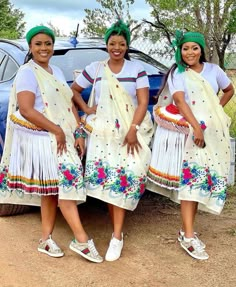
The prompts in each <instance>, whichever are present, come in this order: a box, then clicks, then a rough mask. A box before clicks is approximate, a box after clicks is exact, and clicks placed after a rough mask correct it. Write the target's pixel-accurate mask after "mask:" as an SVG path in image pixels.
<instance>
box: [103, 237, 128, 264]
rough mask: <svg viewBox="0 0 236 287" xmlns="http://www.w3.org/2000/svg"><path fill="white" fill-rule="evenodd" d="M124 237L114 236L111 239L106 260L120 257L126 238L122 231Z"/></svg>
mask: <svg viewBox="0 0 236 287" xmlns="http://www.w3.org/2000/svg"><path fill="white" fill-rule="evenodd" d="M121 236H122V239H121V240H118V239H117V238H115V237H113V234H112V239H111V241H110V244H109V247H108V249H107V253H106V256H105V259H106V261H115V260H117V259H119V258H120V255H121V251H122V249H123V245H124V240H123V233H121Z"/></svg>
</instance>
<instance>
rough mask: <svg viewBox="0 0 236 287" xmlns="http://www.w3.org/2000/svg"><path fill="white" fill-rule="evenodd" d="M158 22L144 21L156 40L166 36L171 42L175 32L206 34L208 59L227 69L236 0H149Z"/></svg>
mask: <svg viewBox="0 0 236 287" xmlns="http://www.w3.org/2000/svg"><path fill="white" fill-rule="evenodd" d="M146 2H147V3H148V4H149V5H150V6H151V7H152V12H151V15H152V17H153V19H154V21H147V20H144V22H145V23H148V24H149V25H150V26H149V27H150V29H148V30H147V31H146V34H147V35H149V37H151V38H152V39H155V40H158V39H161V38H163V36H164V37H165V38H166V39H168V42H169V44H170V42H171V39H172V36H173V35H174V31H175V30H176V29H182V30H185V31H190V30H193V31H199V32H201V33H203V34H204V35H205V39H206V44H207V48H206V52H207V55H208V59H209V60H210V61H212V62H216V63H219V64H220V66H221V67H222V68H224V56H225V50H226V48H227V47H228V45H229V44H230V41H231V40H232V37H233V35H235V34H236V2H235V0H168V1H166V0H146Z"/></svg>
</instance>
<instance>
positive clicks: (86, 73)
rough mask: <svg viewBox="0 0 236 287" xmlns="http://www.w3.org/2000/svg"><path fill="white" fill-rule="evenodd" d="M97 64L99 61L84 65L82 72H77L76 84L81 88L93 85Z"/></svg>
mask: <svg viewBox="0 0 236 287" xmlns="http://www.w3.org/2000/svg"><path fill="white" fill-rule="evenodd" d="M98 65H100V63H99V62H93V63H91V64H90V65H88V66H86V67H85V69H84V70H83V71H82V73H81V74H79V75H78V76H77V78H76V79H75V82H76V83H77V85H79V86H80V87H81V88H84V89H86V88H88V87H89V86H91V85H93V82H94V77H95V75H96V71H97V69H98Z"/></svg>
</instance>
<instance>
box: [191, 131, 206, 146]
mask: <svg viewBox="0 0 236 287" xmlns="http://www.w3.org/2000/svg"><path fill="white" fill-rule="evenodd" d="M193 141H194V143H195V145H197V146H198V147H201V148H204V147H205V145H206V144H205V141H204V135H203V130H202V129H201V127H200V126H199V128H196V129H194V130H193Z"/></svg>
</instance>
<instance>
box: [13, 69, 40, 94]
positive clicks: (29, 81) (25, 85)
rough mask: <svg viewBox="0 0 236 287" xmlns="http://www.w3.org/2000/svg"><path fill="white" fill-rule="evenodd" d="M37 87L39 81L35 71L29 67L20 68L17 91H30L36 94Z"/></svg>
mask: <svg viewBox="0 0 236 287" xmlns="http://www.w3.org/2000/svg"><path fill="white" fill-rule="evenodd" d="M37 89H38V83H37V80H36V78H35V75H34V73H33V71H32V70H31V69H30V68H28V67H27V68H26V67H24V68H23V69H20V70H19V71H18V73H17V76H16V93H19V92H22V91H29V92H32V93H34V94H36V93H37Z"/></svg>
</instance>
